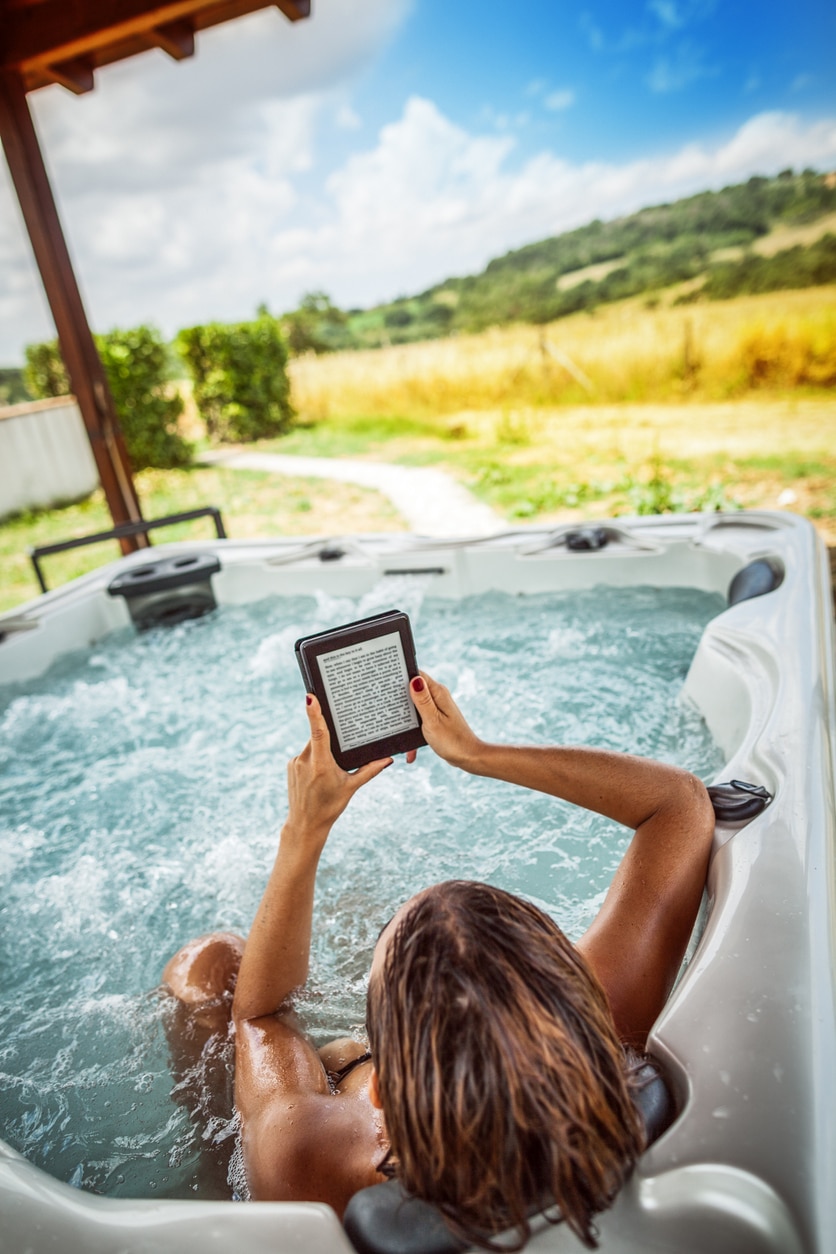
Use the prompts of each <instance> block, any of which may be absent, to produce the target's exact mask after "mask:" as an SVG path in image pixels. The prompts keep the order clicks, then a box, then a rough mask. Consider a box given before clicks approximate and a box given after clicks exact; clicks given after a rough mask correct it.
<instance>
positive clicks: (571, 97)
mask: <svg viewBox="0 0 836 1254" xmlns="http://www.w3.org/2000/svg"><path fill="white" fill-rule="evenodd" d="M574 103H575V93H574V92H573V91H572V89H571V87H564V88H562V89H561V90H560V91H552V92H549V94H548V96H545V97H544V99H543V104H544V105H545V106H546V108H547V109H551V110H552V111H553V112H555V113H558V112H560V111H561V110H563V109H570V108H571V107H572V105H573V104H574Z"/></svg>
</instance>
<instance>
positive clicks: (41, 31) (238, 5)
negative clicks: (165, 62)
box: [0, 0, 310, 74]
mask: <svg viewBox="0 0 836 1254" xmlns="http://www.w3.org/2000/svg"><path fill="white" fill-rule="evenodd" d="M273 4H276V7H278V8H279V9H281V11H282V12H283V13H284V14H285V16H287V17H288V18H289V19H290V21H292V22H295V21H299V20H300V19H301V18H303V17H307V16H308V14H309V13H310V0H278V2H277V0H167V2H161V0H156V2H154V0H74V3H68V0H42V3H40V4H37V5H35V6H33V7H27V8H23V9H8V8H6V7H5V6H4V5H3V3H2V0H0V11H2V14H3V23H2V30H1V31H0V68H2V67H7V68H16V69H19V70H22V71H23V72H24V74H27V73H29V72H30V71H31V70H32V69H33V68H34V67H37V66H44V65H48V64H50V63H52V62H54V61H66V60H72V59H74V58H76V57H84V56H88V57H91V59H92V61H93V64H94V65H96V66H98V65H101V64H106V63H107V62H109V61H112V60H113V59H114V57H113V54H112V50H113V49H115V50H116V51H117V55H123V54H121V53H120V52H119V46H120V45H124V46H126V47H128V48H129V49H130V52H131V53H134V52H136V51H139V50H140V49H141V48H142V47H145V48H148V47H150V46H151V44H152V42H153V37H152V32H153V31H154V30H155V29H157V28H158V27H160V26H167V25H169V24H170V23H172V22H179V21H182V20H187V21H188V22H189V23H190V25H191V26H192V29H193V30H205V29H206V28H207V27H209V26H215V25H217V24H218V23H221V22H228V21H231V20H232V19H233V18H237V17H241V16H244V15H245V14H247V13H253V12H255V11H257V10H258V9H265V8H270V7H272V6H273Z"/></svg>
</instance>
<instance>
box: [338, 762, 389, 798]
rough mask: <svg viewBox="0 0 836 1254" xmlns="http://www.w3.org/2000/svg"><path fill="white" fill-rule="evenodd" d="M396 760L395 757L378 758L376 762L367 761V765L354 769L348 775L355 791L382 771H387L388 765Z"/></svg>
mask: <svg viewBox="0 0 836 1254" xmlns="http://www.w3.org/2000/svg"><path fill="white" fill-rule="evenodd" d="M394 760H395V759H394V758H377V759H376V760H375V761H374V762H367V763H366V765H365V766H358V768H357V770H356V771H352V772H351V774H350V775H348V776H347V778H348V779H350V780H351V784H352V789H353V791H354V792H356V791H357V789H358V788H362V787H363V785H364V784H367V783H368V782H369V780H370V779H374V777H375V776H376V775H379V774H380V772H381V771H385V770H386V768H387V766H391V765H392V763H393V762H394Z"/></svg>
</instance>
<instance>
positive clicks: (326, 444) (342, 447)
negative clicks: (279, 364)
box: [255, 415, 438, 457]
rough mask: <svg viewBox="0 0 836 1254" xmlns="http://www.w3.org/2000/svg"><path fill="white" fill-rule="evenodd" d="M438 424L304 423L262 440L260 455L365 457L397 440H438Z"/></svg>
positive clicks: (378, 420)
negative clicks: (261, 453)
mask: <svg viewBox="0 0 836 1254" xmlns="http://www.w3.org/2000/svg"><path fill="white" fill-rule="evenodd" d="M437 438H438V424H437V423H434V422H431V421H429V420H422V419H420V418H400V417H398V416H397V415H392V416H383V417H351V418H341V419H340V421H339V422H338V423H328V422H318V423H306V422H300V423H299V424H298V425H297V426H296V427H294V429H293V430H292V431H290V432H288V434H287V435H283V436H279V437H278V438H277V439H274V440H261V441H259V443H258V445H257V446H255V447H257V448H258V449H259V451H260V452H265V453H287V454H289V455H293V456H295V457H362V456H364V455H368V454H371V453H385V452H386V450H387V448H388V447H389V446H390V445H391V443H392V442H393V441H395V440H427V439H429V440H434V439H437Z"/></svg>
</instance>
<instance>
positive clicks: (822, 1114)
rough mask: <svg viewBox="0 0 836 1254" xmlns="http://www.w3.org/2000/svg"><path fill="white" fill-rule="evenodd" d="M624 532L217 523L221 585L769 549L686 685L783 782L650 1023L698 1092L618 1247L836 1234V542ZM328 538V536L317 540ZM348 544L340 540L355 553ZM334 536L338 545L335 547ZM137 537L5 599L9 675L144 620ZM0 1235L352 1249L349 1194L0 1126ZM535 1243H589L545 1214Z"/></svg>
mask: <svg viewBox="0 0 836 1254" xmlns="http://www.w3.org/2000/svg"><path fill="white" fill-rule="evenodd" d="M603 526H604V527H605V530H606V532H607V536H608V541H609V542H608V543H607V545H606V547H604V548H602V549H600V550H599V551H596V552H587V553H579V552H572V551H570V550H569V549H568V548H567V546H566V544H565V537H566V529H565V528H558V529H556V530H546V529H538V528H520V529H517V530H514V531H509V532H506V533H502V534H501V535H498V536H495V537H488V538H485V539H479V540H473V541H467V540H451V541H449V542H448V541H444V540H436V539H424V538H421V537H417V536H403V535H378V536H353V537H341V538H340V539H338V540H335V539H334V538H333V537H332V538H330V539H329V540H327V541H325V540H312V541H307V540H306V541H304V542H300V541H298V540H269V541H268V540H265V541H259V542H246V543H244V542H236V541H213V542H206V543H204V544H198V545H195V544H190V545H188V546H186V545H169V546H165V547H159V548H155V549H154V550H153V551H152V552H153V556H154V557H158V556H162V555H171V554H178V553H185V552H189V553H192V552H196V551H198V552H211V553H214V554H216V555H217V556H218V557H219V559H220V562H221V570H220V571H219V572H218V573H217V574H216V575H214V576H213V578H212V585H213V589H214V591H215V595H216V597H217V599H218V601H219V603H221V604H223V603H241V602H246V601H250V600H255V599H258V598H261V597H264V596H267V595H271V594H280V595H300V594H302V595H304V594H309V593H313V592H314V591H316V590H320V589H325V590H327V591H328V592H330V593H332V594H334V595H339V596H352V597H358V596H361V595H362V594H364V593H366V592H368V591H369V590H370V589H371V588H372V587H373V586H375V585H376V584H377V583H378V582H379V581H380V580H381V579H382V578H384V577H385V576H386V575H389V574H393V573H398V574H401V573H402V572H404V571H419V570H420V571H422V572H427V571H432V572H433V576H434V577H433V579H432V586H431V588H430V590H429V592H430V595H432V596H440V597H462V596H467V595H471V594H479V593H482V592H486V591H490V590H500V591H507V592H514V593H520V594H526V593H537V592H547V591H555V590H566V589H574V588H586V587H591V586H593V585H596V584H605V585H607V584H608V585H618V586H624V585H630V584H641V585H653V586H668V587H670V586H690V587H696V588H699V589H702V590H705V591H711V592H720V593H722V594H724V595H725V593H726V592H727V589H728V586H729V583H730V581H731V579H732V578H733V576H734V575H735V574H736V572H738V571H739V570H740V569H741V568H742V567H744V566H746V565H747V564H749V563H750V562H752V561H754V560H756V559H758V558H762V557H767V558H770V559H773V560H774V562H775V563H777V564H778V565H779V566H780V567H782V568H783V572H784V577H783V581H782V582H781V584H780V586H779V587H777V588H776V589H775V590H774V591H771V592H769V593H767V594H766V595H763V596H759V597H756V598H754V599H750V600H745V601H741V602H740V603H738V604H736V605H734V606H731V607H730V608H729V609H727V610H725V611H724V612H723V613H721V614H720V615H719V616H718V617H717V618H715V619H713V620H712V621H711V622H710V623H709V625H708V626H707V628H706V630H705V632H704V634H703V637H702V640H701V642H700V645H699V647H698V650H697V652H696V655H695V657H694V659H693V663H692V665H691V668H690V671H689V674H688V677H687V680H686V683H685V695H686V697H688V698H690V699H691V700H693V701H694V702H695V703H696V705H697V706H698V707H699V709H700V710H701V711H702V713H703V716H704V717H705V719H706V721H707V723H708V725H709V727H710V729H711V731H712V733H713V735H714V737H715V739H716V740H717V742H718V743H719V744H720V746H721V748H722V750H723V753H724V755H725V758H726V765H725V767H724V769H723V771H722V773H721V776H720V777H719V778H722V779H731V778H739V779H745V780H752V781H756V782H757V783H760V784H764V785H765V786H766V787H767V789H768V790H769V791H770V793H772V794H774V800H773V801H772V803H771V804H770V805H769V806H768V807H767V809H765V810H764V811H763V813H762V814H760V815H759V816H758V817H756V818H755V819H753V820H752V821H751V822H749V823H748V824H746V825H744V826H742V827H733V826H723V825H718V827H717V831H716V837H715V848H714V853H713V857H712V863H711V870H710V874H709V880H708V894H707V897H708V909H707V915H706V923H705V927H704V930H703V933H702V936H701V938H700V940H699V943H698V946H697V949H696V952H695V954H694V956H693V959H692V961H691V963H690V965H689V966H688V968H687V970H686V972H685V974H684V976H683V978H682V979H681V981H680V982H679V984H678V986H677V988H676V989H675V991H674V993H673V995H672V997H671V998H670V1000H669V1002H668V1005H667V1006H666V1008H665V1010H664V1012H663V1014H662V1015H661V1017H660V1018H659V1020H658V1022H657V1023H656V1025H655V1027H654V1030H653V1033H652V1035H651V1039H650V1050H651V1052H652V1053H654V1054H655V1055H657V1056H658V1057H659V1058H660V1059H661V1060H662V1061H663V1063H664V1065H665V1068H666V1071H667V1074H668V1075H669V1077H670V1079H671V1081H672V1083H673V1086H674V1088H675V1089H676V1095H677V1100H678V1104H679V1106H680V1108H681V1109H680V1113H679V1116H678V1118H677V1119H676V1121H675V1123H674V1124H673V1126H672V1127H671V1128H670V1129H669V1130H668V1131H667V1132H666V1133H665V1134H664V1135H663V1136H662V1138H661V1139H660V1140H659V1141H657V1142H656V1143H655V1144H654V1145H653V1146H652V1147H651V1148H650V1149H649V1150H648V1151H647V1152H646V1153H645V1155H644V1156H643V1158H642V1160H641V1162H640V1165H639V1168H638V1169H637V1170H636V1172H635V1173H634V1175H633V1177H632V1179H631V1180H630V1181H629V1183H628V1184H627V1185H626V1186H625V1188H624V1189H623V1190H622V1192H621V1194H620V1195H619V1198H618V1200H617V1202H616V1204H615V1206H614V1207H613V1208H612V1210H611V1211H609V1212H608V1213H606V1214H604V1215H602V1216H601V1217H600V1223H599V1228H600V1234H601V1249H602V1250H603V1251H605V1254H626V1252H627V1251H637V1250H641V1251H643V1252H644V1251H647V1252H650V1251H670V1252H671V1254H674V1252H675V1254H704V1252H706V1251H710V1254H761V1252H763V1254H832V1251H834V1250H836V1190H834V1187H833V1182H834V1180H836V1144H834V1141H836V1131H834V1128H836V1120H834V1111H836V996H835V995H834V994H835V993H836V982H834V970H835V969H836V967H835V966H834V960H836V866H834V848H836V831H835V829H836V815H835V814H834V744H836V714H835V713H834V632H833V617H832V607H831V600H830V581H829V572H828V568H827V562H826V552H825V550H824V547H823V545H822V544H821V542H820V541H819V540H818V539H817V537H816V534H815V532H814V530H813V528H812V527H811V526H810V525H809V524H808V523H806V522H805V521H804V520H802V519H800V518H797V517H795V516H793V515H789V514H785V513H766V512H764V513H754V512H749V513H739V514H731V515H704V516H700V515H687V516H670V517H665V518H652V519H644V518H643V519H632V520H623V519H621V520H618V521H617V522H613V523H606V524H603ZM323 550H325V555H326V556H327V557H330V558H331V560H327V561H324V560H321V554H322V553H323ZM334 550H339V552H340V554H341V555H340V556H336V555H335V552H334ZM329 551H330V552H329ZM147 561H148V554H147V552H146V553H142V554H136V555H133V556H132V557H130V558H124V559H122V561H121V562H119V563H115V564H113V565H111V566H109V567H105V568H104V569H102V570H99V571H97V572H95V573H94V574H91V575H89V576H86V577H84V578H83V579H80V580H76V581H75V582H74V583H72V584H70V585H67V586H66V587H64V588H61V589H59V590H57V591H55V592H51V593H48V594H46V595H45V596H43V597H40V598H38V600H36V601H33V602H31V603H30V604H28V605H26V606H24V607H22V608H21V609H20V610H19V611H16V612H15V613H12V614H7V615H3V616H0V683H7V682H12V681H21V680H25V679H28V678H31V677H34V676H36V675H39V674H41V673H43V672H44V671H45V670H46V669H47V668H48V667H49V665H50V664H51V663H52V662H53V661H54V660H55V659H56V658H58V657H59V656H60V655H61V654H63V653H64V652H66V651H68V650H70V649H74V648H79V647H82V646H85V645H88V644H90V643H93V642H95V641H96V640H98V639H100V638H101V637H102V636H103V635H105V634H107V633H108V632H110V631H112V630H114V629H116V628H120V627H123V626H125V624H126V623H127V622H128V621H129V617H128V612H127V609H126V606H125V603H124V601H123V600H122V599H120V598H114V597H110V596H108V594H107V585H108V583H109V582H110V581H111V580H112V579H113V577H114V575H115V573H117V572H118V571H123V570H126V569H130V568H131V567H132V566H136V565H140V564H142V563H144V562H147ZM0 1215H2V1223H0V1254H23V1251H26V1252H27V1254H48V1252H49V1254H59V1252H60V1254H116V1251H119V1252H120V1254H148V1252H150V1251H154V1252H155V1254H181V1252H184V1251H187V1250H189V1251H190V1250H193V1249H195V1248H199V1249H201V1250H202V1251H204V1254H210V1252H211V1251H214V1250H218V1251H221V1250H223V1251H224V1252H225V1254H226V1252H227V1251H229V1250H235V1251H236V1254H238V1252H240V1254H260V1252H262V1251H263V1252H264V1254H267V1252H268V1251H269V1254H296V1252H297V1251H298V1252H299V1254H302V1252H304V1254H340V1252H341V1251H342V1252H344V1254H351V1250H352V1247H351V1245H350V1243H349V1241H348V1238H347V1237H346V1235H345V1233H344V1231H343V1229H342V1227H341V1225H340V1223H339V1221H338V1220H337V1217H336V1215H335V1214H334V1212H333V1211H332V1210H331V1209H330V1208H329V1207H328V1206H324V1205H315V1204H308V1203H257V1204H256V1203H254V1204H246V1205H242V1204H235V1203H231V1202H198V1201H151V1200H136V1201H124V1200H114V1199H108V1198H104V1197H99V1196H95V1195H93V1194H89V1193H85V1192H82V1191H80V1190H77V1189H74V1188H71V1187H70V1186H68V1185H66V1184H63V1183H61V1182H59V1181H56V1180H54V1179H52V1178H51V1177H49V1176H47V1175H46V1174H45V1173H44V1172H42V1171H41V1170H39V1169H38V1168H36V1167H35V1166H33V1165H32V1164H31V1163H29V1162H28V1161H27V1160H26V1159H25V1158H23V1157H22V1156H21V1155H19V1154H18V1153H16V1152H15V1151H14V1150H13V1149H11V1148H10V1147H8V1146H4V1145H2V1143H0ZM529 1248H530V1249H531V1250H532V1251H535V1250H536V1251H554V1252H558V1251H570V1250H580V1249H581V1248H582V1247H581V1246H580V1244H579V1243H578V1242H577V1240H576V1239H575V1238H574V1237H573V1236H572V1235H571V1233H569V1232H568V1231H566V1230H565V1229H564V1228H562V1227H560V1226H557V1227H554V1226H548V1225H545V1224H543V1225H542V1227H541V1228H540V1229H539V1230H538V1231H537V1232H536V1234H535V1236H534V1237H533V1239H532V1241H531V1244H530V1246H529Z"/></svg>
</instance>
